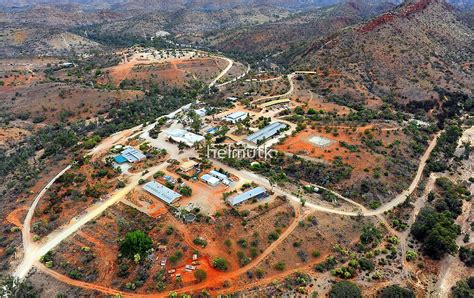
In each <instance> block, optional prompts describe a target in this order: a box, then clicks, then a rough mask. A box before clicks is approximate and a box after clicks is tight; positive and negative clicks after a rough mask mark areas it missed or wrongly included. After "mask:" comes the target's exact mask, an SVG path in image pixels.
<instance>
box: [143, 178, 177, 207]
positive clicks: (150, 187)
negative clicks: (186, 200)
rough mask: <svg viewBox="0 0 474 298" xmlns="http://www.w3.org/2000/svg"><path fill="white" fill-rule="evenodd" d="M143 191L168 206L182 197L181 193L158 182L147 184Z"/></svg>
mask: <svg viewBox="0 0 474 298" xmlns="http://www.w3.org/2000/svg"><path fill="white" fill-rule="evenodd" d="M143 189H144V190H146V191H147V192H149V193H150V194H152V195H154V196H155V197H157V198H159V199H160V200H162V201H163V202H165V203H167V204H172V203H173V202H174V201H176V200H177V199H179V198H180V197H181V195H180V194H179V193H177V192H175V191H174V190H171V189H169V188H168V187H166V186H164V185H163V184H160V183H158V182H156V181H151V182H148V183H145V185H143Z"/></svg>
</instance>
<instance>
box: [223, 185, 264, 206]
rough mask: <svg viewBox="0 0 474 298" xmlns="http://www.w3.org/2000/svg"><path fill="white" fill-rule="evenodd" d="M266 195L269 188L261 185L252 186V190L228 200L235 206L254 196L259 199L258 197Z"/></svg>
mask: <svg viewBox="0 0 474 298" xmlns="http://www.w3.org/2000/svg"><path fill="white" fill-rule="evenodd" d="M266 196H267V190H266V189H265V188H263V187H261V186H259V187H255V188H252V189H251V190H248V191H246V192H244V193H241V194H240V195H237V196H235V197H232V198H229V199H228V202H229V204H230V205H232V206H235V205H238V204H240V203H243V202H245V201H247V200H250V199H253V198H257V199H258V198H264V197H266Z"/></svg>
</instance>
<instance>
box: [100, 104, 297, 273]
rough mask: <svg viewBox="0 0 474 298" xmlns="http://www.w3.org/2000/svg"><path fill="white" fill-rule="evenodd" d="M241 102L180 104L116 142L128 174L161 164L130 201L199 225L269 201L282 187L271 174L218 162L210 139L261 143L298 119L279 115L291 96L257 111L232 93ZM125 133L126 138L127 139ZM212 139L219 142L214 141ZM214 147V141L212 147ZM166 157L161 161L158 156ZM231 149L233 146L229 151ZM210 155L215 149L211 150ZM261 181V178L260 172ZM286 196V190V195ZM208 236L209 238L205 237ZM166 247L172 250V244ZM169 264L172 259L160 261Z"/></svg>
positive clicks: (111, 156) (115, 152)
mask: <svg viewBox="0 0 474 298" xmlns="http://www.w3.org/2000/svg"><path fill="white" fill-rule="evenodd" d="M226 100H227V101H228V102H230V103H233V108H231V109H229V110H222V111H219V110H215V109H213V108H209V107H204V104H201V103H199V102H197V103H193V104H188V105H187V106H184V107H182V108H180V109H179V110H177V111H175V112H173V113H170V114H168V115H166V116H163V117H161V118H159V119H158V120H157V122H156V124H155V123H153V124H150V125H149V126H146V127H143V128H142V129H140V130H139V131H138V132H136V133H134V134H133V135H131V136H130V137H128V138H127V140H126V141H125V142H123V143H115V144H114V145H113V146H112V147H111V148H110V150H109V152H108V153H107V154H104V155H101V158H102V159H103V160H104V161H109V162H110V161H113V165H112V166H113V167H114V168H116V169H118V171H119V172H120V173H122V174H123V175H127V174H128V173H137V172H140V171H143V173H147V174H148V173H149V168H150V167H153V166H156V165H155V164H153V163H152V164H150V162H152V161H151V160H153V162H155V163H157V164H159V163H160V162H163V158H164V159H165V160H164V162H163V163H162V164H159V165H158V168H159V170H158V171H156V172H154V173H152V174H153V175H152V176H151V177H150V178H148V179H140V181H139V182H138V186H137V187H136V188H135V189H134V190H132V191H131V192H130V193H129V194H128V195H127V196H126V199H125V200H122V202H123V203H125V204H127V205H129V206H131V207H133V208H136V209H137V210H139V211H141V212H143V213H145V214H147V215H148V216H151V217H153V218H159V217H160V216H162V215H163V214H165V213H170V214H172V215H173V216H174V217H175V218H176V219H177V220H179V221H181V222H182V223H184V224H190V225H192V224H193V222H194V221H195V220H196V218H197V217H198V216H205V217H208V218H210V222H211V223H212V221H213V220H214V216H215V214H218V213H219V212H220V211H221V210H223V209H234V208H235V209H237V210H238V209H239V208H241V207H242V206H245V205H252V204H253V205H254V206H255V207H258V205H261V204H266V205H268V204H269V203H270V202H271V201H272V200H274V199H275V198H276V197H278V196H277V194H275V193H273V190H272V187H271V183H269V182H268V181H266V180H265V179H261V180H262V181H256V180H254V179H252V177H251V176H248V175H247V174H245V173H244V172H242V171H239V170H237V169H234V168H232V167H229V166H227V165H225V164H223V163H221V162H219V161H218V158H217V157H219V158H222V156H213V155H212V154H209V150H212V149H209V148H208V147H209V146H219V142H222V141H221V140H225V141H223V142H222V143H221V144H220V146H221V147H223V148H225V150H227V148H230V147H228V146H234V147H232V148H253V149H256V148H258V147H263V146H272V144H276V143H277V142H278V141H279V140H280V139H281V138H282V137H284V136H288V135H289V134H290V133H291V130H292V129H294V128H295V125H294V124H292V123H290V122H287V121H284V120H279V119H276V115H277V114H278V113H279V112H281V111H283V110H285V109H289V103H290V100H289V99H276V100H270V101H266V102H265V103H262V104H260V105H257V108H256V109H253V110H250V109H248V108H246V107H244V106H242V105H241V103H239V102H238V99H237V98H236V97H232V96H231V97H228V98H227V99H226ZM121 140H123V139H121ZM211 144H212V145H211ZM206 146H207V148H206ZM157 152H158V156H160V159H159V160H158V161H155V160H156V159H154V156H156V155H157V154H156V153H157ZM225 154H227V151H225ZM208 155H210V156H208ZM257 180H258V179H257ZM280 199H281V196H280ZM203 241H204V240H203ZM159 249H160V250H162V251H166V249H167V247H166V245H160V246H159ZM159 261H160V264H161V266H162V267H165V266H166V265H167V258H166V257H163V258H161V259H160V260H159ZM197 264H199V261H198V254H197V253H196V254H194V255H193V257H192V262H191V263H190V264H187V265H186V266H185V267H184V268H181V269H182V270H181V272H176V269H170V270H169V271H168V274H171V275H172V276H175V275H176V276H177V278H182V277H181V274H185V273H190V272H192V271H193V270H196V268H198V266H197Z"/></svg>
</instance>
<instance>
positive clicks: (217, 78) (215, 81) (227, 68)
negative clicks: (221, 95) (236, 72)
mask: <svg viewBox="0 0 474 298" xmlns="http://www.w3.org/2000/svg"><path fill="white" fill-rule="evenodd" d="M219 58H221V59H224V60H226V61H227V62H228V63H229V64H228V65H227V67H226V68H224V70H223V71H221V73H220V74H219V75H218V76H217V77H216V78H215V79H214V80H212V82H211V83H210V84H209V89H210V88H212V87H213V86H214V85H215V84H216V83H217V82H218V81H219V80H220V79H221V78H222V77H223V76H225V74H226V73H227V72H228V71H229V70H230V69H231V68H232V66H233V65H234V61H232V60H231V59H229V58H226V57H219Z"/></svg>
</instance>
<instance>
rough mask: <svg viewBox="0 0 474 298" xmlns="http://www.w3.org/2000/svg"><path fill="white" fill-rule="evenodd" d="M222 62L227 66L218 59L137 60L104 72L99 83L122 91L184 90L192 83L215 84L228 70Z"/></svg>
mask: <svg viewBox="0 0 474 298" xmlns="http://www.w3.org/2000/svg"><path fill="white" fill-rule="evenodd" d="M221 61H223V62H226V61H225V60H223V59H220V58H215V57H210V58H195V59H178V58H176V59H173V60H171V61H166V62H151V61H139V60H133V61H130V62H124V63H121V64H119V65H117V66H113V67H110V68H106V69H103V72H104V75H103V76H102V77H101V78H99V80H98V81H99V83H102V84H107V83H111V84H113V85H115V86H122V87H136V86H142V85H145V86H149V85H150V83H155V84H158V86H176V87H180V86H183V85H185V84H186V83H187V82H189V81H191V80H199V81H203V82H209V81H211V80H212V79H213V78H214V77H215V76H216V75H217V74H219V72H220V71H222V70H223V69H224V68H225V66H226V65H225V64H223V63H220V62H221ZM221 64H222V65H221Z"/></svg>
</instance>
